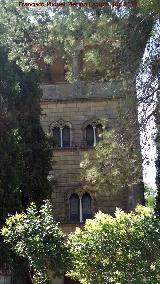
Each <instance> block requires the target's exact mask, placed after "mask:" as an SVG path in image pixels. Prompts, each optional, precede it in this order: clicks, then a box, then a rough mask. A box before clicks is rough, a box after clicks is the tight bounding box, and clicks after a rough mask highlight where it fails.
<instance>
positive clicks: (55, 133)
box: [53, 126, 61, 147]
mask: <svg viewBox="0 0 160 284" xmlns="http://www.w3.org/2000/svg"><path fill="white" fill-rule="evenodd" d="M53 139H54V145H55V146H56V147H61V133H60V128H59V127H58V126H56V127H54V128H53Z"/></svg>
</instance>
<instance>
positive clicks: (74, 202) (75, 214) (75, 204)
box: [69, 194, 80, 222]
mask: <svg viewBox="0 0 160 284" xmlns="http://www.w3.org/2000/svg"><path fill="white" fill-rule="evenodd" d="M69 205H70V220H71V221H73V222H77V221H78V222H79V221H80V208H79V196H78V195H77V194H72V195H71V197H70V199H69Z"/></svg>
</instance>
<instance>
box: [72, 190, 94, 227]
mask: <svg viewBox="0 0 160 284" xmlns="http://www.w3.org/2000/svg"><path fill="white" fill-rule="evenodd" d="M69 213H70V214H69V215H70V216H69V217H70V220H71V221H72V222H83V221H85V220H86V219H89V218H91V217H92V199H91V196H90V194H89V193H84V194H83V196H82V197H79V196H78V194H75V193H74V194H72V195H71V196H70V199H69Z"/></svg>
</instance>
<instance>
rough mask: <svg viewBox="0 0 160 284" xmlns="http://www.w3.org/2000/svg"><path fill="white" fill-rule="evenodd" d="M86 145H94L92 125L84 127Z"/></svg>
mask: <svg viewBox="0 0 160 284" xmlns="http://www.w3.org/2000/svg"><path fill="white" fill-rule="evenodd" d="M86 144H87V146H93V145H94V131H93V127H92V125H88V126H87V127H86Z"/></svg>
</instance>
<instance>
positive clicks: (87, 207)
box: [82, 193, 92, 221]
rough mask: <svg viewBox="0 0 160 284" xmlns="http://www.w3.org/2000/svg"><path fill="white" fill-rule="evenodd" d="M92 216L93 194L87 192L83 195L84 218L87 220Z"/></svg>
mask: <svg viewBox="0 0 160 284" xmlns="http://www.w3.org/2000/svg"><path fill="white" fill-rule="evenodd" d="M91 217H92V211H91V196H90V195H89V193H85V194H84V195H83V196H82V218H83V221H85V220H86V219H90V218H91Z"/></svg>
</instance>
